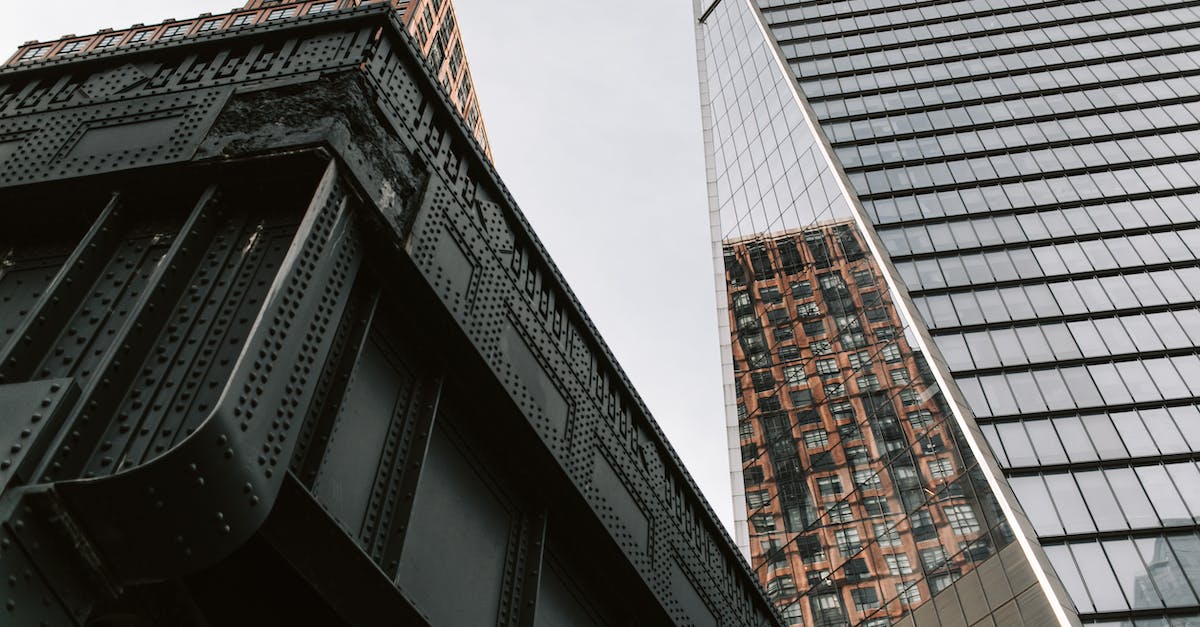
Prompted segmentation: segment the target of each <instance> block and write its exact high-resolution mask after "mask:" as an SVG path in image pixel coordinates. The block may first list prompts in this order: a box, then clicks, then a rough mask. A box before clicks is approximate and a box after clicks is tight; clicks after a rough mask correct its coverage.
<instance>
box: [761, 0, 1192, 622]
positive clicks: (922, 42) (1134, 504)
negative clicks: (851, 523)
mask: <svg viewBox="0 0 1200 627" xmlns="http://www.w3.org/2000/svg"><path fill="white" fill-rule="evenodd" d="M757 4H758V6H759V7H760V9H761V10H762V15H763V18H764V19H765V21H766V22H767V23H768V24H769V26H770V30H771V31H772V34H773V35H774V38H775V39H776V40H777V43H778V44H779V46H780V50H781V51H782V52H783V54H784V55H785V56H786V57H787V62H788V66H789V68H790V71H791V73H792V75H793V76H792V77H793V78H794V79H795V80H796V81H797V84H798V86H799V89H800V90H801V91H802V92H803V93H804V95H805V96H806V97H807V99H808V100H809V103H810V105H811V107H812V110H813V111H814V112H815V114H816V116H817V118H818V120H819V121H820V124H821V127H822V131H823V132H824V133H825V135H826V136H827V137H828V139H829V140H830V141H831V142H832V146H833V150H834V153H835V155H836V158H837V159H838V160H839V161H840V162H841V163H840V165H841V166H842V167H843V168H844V171H845V172H846V175H847V177H848V179H849V181H850V183H851V185H852V187H853V189H854V191H855V192H856V193H857V195H858V197H859V198H860V199H861V201H862V206H863V209H864V210H865V211H866V212H867V214H868V215H869V216H870V218H871V220H872V222H874V223H875V225H876V227H877V232H878V234H879V237H880V240H881V241H882V243H883V246H884V248H886V250H887V253H888V254H889V255H890V256H891V259H892V260H893V261H894V262H895V267H896V269H897V271H898V272H899V273H900V274H901V275H902V277H903V280H904V283H905V285H906V287H907V288H908V290H909V293H910V295H911V296H912V300H913V305H914V307H915V309H916V310H917V311H918V312H919V313H920V315H921V317H922V318H923V319H924V322H925V324H926V326H927V327H928V328H929V330H930V331H931V334H932V336H933V339H934V341H935V343H936V345H937V347H938V349H939V351H940V352H941V353H942V354H943V355H944V357H945V364H946V366H947V368H948V369H949V370H950V371H951V372H952V373H953V375H954V378H955V380H956V382H957V384H958V387H959V388H960V390H961V392H962V394H963V395H964V397H965V398H966V401H967V402H968V404H969V405H970V407H971V409H972V411H973V413H974V414H975V416H976V417H977V418H978V419H979V422H980V427H981V431H982V433H983V434H984V436H985V437H986V439H987V441H988V442H989V444H990V446H991V448H992V450H993V452H994V454H995V456H996V458H997V460H998V461H999V463H1001V464H1002V465H1004V466H1005V467H1006V468H1007V473H1008V474H1009V475H1010V483H1011V485H1012V488H1013V489H1014V491H1015V493H1016V495H1017V497H1018V499H1019V500H1020V502H1021V504H1022V506H1023V508H1024V509H1025V511H1026V512H1027V513H1028V517H1029V520H1030V522H1031V524H1032V526H1033V528H1034V530H1035V531H1036V532H1037V534H1038V535H1039V536H1041V538H1042V540H1043V543H1044V544H1045V547H1046V554H1047V556H1048V557H1049V560H1050V562H1051V563H1052V564H1053V566H1054V569H1055V571H1057V573H1058V575H1059V576H1060V577H1061V579H1062V581H1063V583H1064V584H1065V585H1066V587H1067V589H1068V591H1069V593H1070V597H1071V600H1072V601H1073V602H1074V604H1075V605H1076V607H1077V608H1078V610H1079V611H1080V612H1081V613H1082V615H1083V617H1084V619H1085V620H1086V621H1087V622H1089V623H1094V624H1103V625H1122V626H1129V627H1149V626H1151V625H1153V626H1155V627H1160V626H1161V627H1173V626H1176V625H1188V626H1189V627H1192V626H1194V625H1197V624H1200V597H1198V596H1197V587H1196V582H1197V579H1200V551H1198V549H1197V546H1198V544H1197V543H1198V539H1197V535H1196V531H1195V529H1196V525H1197V522H1200V519H1198V518H1197V509H1196V507H1197V500H1198V497H1200V495H1198V494H1197V491H1198V490H1200V475H1198V474H1197V473H1198V472H1200V470H1198V469H1197V466H1196V461H1197V456H1198V455H1200V433H1198V431H1197V430H1198V429H1200V427H1198V426H1197V425H1200V410H1198V409H1197V399H1198V398H1200V384H1198V383H1197V381H1200V348H1198V347H1200V287H1198V286H1200V229H1198V228H1197V227H1198V226H1200V224H1198V221H1200V202H1197V201H1198V200H1200V195H1198V194H1197V191H1198V188H1200V178H1198V177H1200V143H1197V142H1198V141H1200V134H1198V133H1200V128H1198V126H1197V125H1198V124H1200V115H1198V113H1200V81H1197V80H1196V75H1197V74H1198V73H1200V51H1198V49H1200V39H1197V34H1198V33H1200V13H1197V9H1196V7H1194V6H1192V5H1191V4H1190V3H1186V2H1170V1H1168V0H1153V1H1141V0H1139V1H1136V2H1135V1H1133V0H1089V1H1083V2H1055V3H1047V2H1005V3H998V2H992V1H988V0H960V1H955V0H952V1H949V2H946V1H932V2H929V1H926V2H914V1H906V0H849V1H845V2H797V1H788V0H757ZM937 419H938V418H937V417H936V416H934V417H922V416H921V415H919V414H918V415H917V420H918V421H926V420H933V421H935V422H936V420H937ZM959 524H960V525H961V524H962V523H961V521H959ZM885 563H886V564H887V565H888V566H889V567H890V566H891V565H892V564H893V563H894V560H892V561H888V560H885ZM897 567H898V566H897Z"/></svg>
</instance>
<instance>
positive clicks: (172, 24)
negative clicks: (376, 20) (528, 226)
mask: <svg viewBox="0 0 1200 627" xmlns="http://www.w3.org/2000/svg"><path fill="white" fill-rule="evenodd" d="M370 4H390V5H391V6H392V7H393V8H395V9H396V14H397V15H398V16H399V17H400V19H401V20H402V21H403V22H404V24H405V26H406V27H407V30H408V33H409V34H410V35H411V36H412V37H413V40H414V41H415V42H416V45H417V48H418V49H419V50H420V51H421V54H423V55H424V56H425V58H426V59H427V60H428V61H429V64H430V66H431V69H432V70H433V73H434V75H435V76H437V78H438V82H439V83H441V85H442V87H443V88H444V89H445V90H446V92H447V93H448V94H449V95H450V100H451V102H453V103H454V107H455V108H456V109H458V112H459V113H460V114H461V115H462V116H463V119H464V120H466V122H467V127H468V128H470V129H471V131H472V134H473V135H474V137H475V140H476V141H478V142H479V145H480V146H482V147H483V151H484V153H485V154H487V156H488V158H489V159H490V158H491V156H492V149H491V145H490V144H489V143H488V138H487V130H486V129H485V128H484V126H483V116H482V115H481V114H480V111H479V97H478V95H476V93H475V84H474V83H473V82H472V81H471V68H470V65H469V64H468V63H467V56H466V49H465V48H464V46H463V42H462V33H461V32H460V31H459V29H458V19H457V18H456V17H455V15H454V5H453V3H452V2H451V0H291V1H288V0H247V2H246V5H245V6H243V7H242V8H241V9H238V10H236V11H230V12H228V13H221V14H217V15H213V14H211V13H206V14H202V15H199V16H197V17H195V18H192V19H186V20H174V19H171V20H165V21H163V22H162V23H160V24H155V25H150V26H148V25H145V24H136V25H134V26H132V27H129V28H124V29H118V30H113V29H105V30H102V31H100V32H98V33H95V34H93V35H85V36H77V35H66V36H64V37H62V38H60V39H59V40H57V41H41V42H39V41H29V42H26V43H25V45H23V46H21V48H20V49H18V50H17V51H16V53H14V54H13V55H12V57H10V58H9V60H8V65H17V64H22V63H34V62H39V61H44V60H48V59H60V58H64V57H68V56H71V57H74V56H78V55H81V54H87V53H99V52H109V51H112V50H117V49H120V48H122V47H126V46H132V45H145V44H149V43H152V42H155V41H159V40H163V39H175V38H180V37H195V36H202V35H210V34H213V33H216V32H219V31H223V30H227V29H230V28H245V27H248V26H254V25H256V24H269V23H272V22H279V21H280V20H288V19H292V18H297V17H301V16H315V15H325V14H329V13H332V12H334V11H337V10H339V9H346V8H353V7H357V6H366V5H370Z"/></svg>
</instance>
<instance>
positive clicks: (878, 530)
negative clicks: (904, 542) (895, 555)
mask: <svg viewBox="0 0 1200 627" xmlns="http://www.w3.org/2000/svg"><path fill="white" fill-rule="evenodd" d="M872 528H873V530H874V531H875V541H876V542H878V543H879V546H900V532H899V531H897V530H896V525H893V524H891V523H885V522H884V523H875V524H874V526H873V527H872Z"/></svg>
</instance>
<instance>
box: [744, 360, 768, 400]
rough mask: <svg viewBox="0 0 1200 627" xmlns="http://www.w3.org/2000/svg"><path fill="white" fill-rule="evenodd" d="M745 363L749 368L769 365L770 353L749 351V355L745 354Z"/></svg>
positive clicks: (755, 368)
mask: <svg viewBox="0 0 1200 627" xmlns="http://www.w3.org/2000/svg"><path fill="white" fill-rule="evenodd" d="M746 363H747V364H749V366H750V369H751V370H757V369H759V368H766V367H767V366H770V365H771V354H770V353H750V354H749V355H746ZM760 391H761V390H760Z"/></svg>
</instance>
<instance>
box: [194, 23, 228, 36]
mask: <svg viewBox="0 0 1200 627" xmlns="http://www.w3.org/2000/svg"><path fill="white" fill-rule="evenodd" d="M223 21H225V20H208V21H207V22H202V23H201V24H200V31H199V32H201V33H207V32H208V31H210V30H217V29H218V28H221V22H223Z"/></svg>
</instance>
